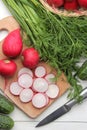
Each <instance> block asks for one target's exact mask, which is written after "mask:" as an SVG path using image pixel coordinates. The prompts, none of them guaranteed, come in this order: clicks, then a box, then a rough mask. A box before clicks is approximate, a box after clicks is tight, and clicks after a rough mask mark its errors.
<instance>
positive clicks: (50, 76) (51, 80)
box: [45, 74, 55, 84]
mask: <svg viewBox="0 0 87 130" xmlns="http://www.w3.org/2000/svg"><path fill="white" fill-rule="evenodd" d="M45 79H46V80H47V82H48V84H53V83H55V75H54V74H47V75H46V76H45Z"/></svg>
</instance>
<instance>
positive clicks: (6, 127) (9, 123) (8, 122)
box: [0, 114, 14, 130]
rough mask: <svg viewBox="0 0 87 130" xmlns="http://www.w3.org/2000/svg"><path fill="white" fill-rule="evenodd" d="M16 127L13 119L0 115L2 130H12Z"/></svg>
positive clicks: (0, 128) (0, 129) (0, 127)
mask: <svg viewBox="0 0 87 130" xmlns="http://www.w3.org/2000/svg"><path fill="white" fill-rule="evenodd" d="M13 126H14V121H13V119H12V118H10V117H9V116H6V115H2V114H0V130H10V129H11V128H12V127H13Z"/></svg>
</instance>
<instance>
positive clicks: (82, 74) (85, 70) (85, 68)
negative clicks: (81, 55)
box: [75, 60, 87, 80]
mask: <svg viewBox="0 0 87 130" xmlns="http://www.w3.org/2000/svg"><path fill="white" fill-rule="evenodd" d="M75 75H76V76H78V77H79V78H80V79H81V80H87V60H86V61H85V62H84V63H83V64H82V66H81V67H80V68H79V69H78V71H77V73H76V74H75Z"/></svg>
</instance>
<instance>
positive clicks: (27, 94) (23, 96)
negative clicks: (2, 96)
mask: <svg viewBox="0 0 87 130" xmlns="http://www.w3.org/2000/svg"><path fill="white" fill-rule="evenodd" d="M32 97H33V91H32V90H31V89H30V88H29V89H23V90H22V91H21V93H20V100H21V102H24V103H27V102H30V101H31V100H32Z"/></svg>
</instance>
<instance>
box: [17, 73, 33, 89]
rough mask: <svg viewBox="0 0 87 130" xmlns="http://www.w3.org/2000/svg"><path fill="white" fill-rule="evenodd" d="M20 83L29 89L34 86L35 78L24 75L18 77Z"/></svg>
mask: <svg viewBox="0 0 87 130" xmlns="http://www.w3.org/2000/svg"><path fill="white" fill-rule="evenodd" d="M18 83H19V85H20V86H21V87H23V88H29V87H31V86H32V83H33V78H32V77H31V76H30V75H29V74H22V75H20V76H19V77H18Z"/></svg>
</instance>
